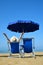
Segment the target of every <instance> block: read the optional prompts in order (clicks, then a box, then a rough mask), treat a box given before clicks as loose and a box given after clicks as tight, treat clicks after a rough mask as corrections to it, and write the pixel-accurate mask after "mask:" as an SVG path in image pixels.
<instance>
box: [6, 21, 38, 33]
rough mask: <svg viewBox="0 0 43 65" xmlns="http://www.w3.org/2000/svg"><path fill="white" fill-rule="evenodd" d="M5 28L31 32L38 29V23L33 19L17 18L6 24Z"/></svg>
mask: <svg viewBox="0 0 43 65" xmlns="http://www.w3.org/2000/svg"><path fill="white" fill-rule="evenodd" d="M7 29H9V30H11V31H14V32H20V33H21V32H33V31H36V30H38V29H39V25H38V24H37V23H35V22H33V21H23V20H18V21H16V22H12V23H10V24H8V27H7Z"/></svg>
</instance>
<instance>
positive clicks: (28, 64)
mask: <svg viewBox="0 0 43 65" xmlns="http://www.w3.org/2000/svg"><path fill="white" fill-rule="evenodd" d="M8 56H9V54H0V65H43V52H35V56H36V57H35V58H34V57H32V54H29V53H28V54H25V57H24V58H19V54H14V55H12V57H8Z"/></svg>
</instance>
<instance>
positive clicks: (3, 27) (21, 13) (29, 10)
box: [0, 0, 43, 52]
mask: <svg viewBox="0 0 43 65" xmlns="http://www.w3.org/2000/svg"><path fill="white" fill-rule="evenodd" d="M17 20H32V21H34V22H37V23H38V24H39V25H40V27H39V30H38V31H36V32H32V33H25V34H24V35H23V37H28V38H29V37H34V38H35V51H43V0H0V52H3V51H5V50H6V51H7V50H8V46H7V41H6V39H5V37H4V36H3V34H2V33H3V32H5V33H6V34H7V35H8V37H9V38H11V37H12V36H13V35H15V36H17V37H18V38H19V36H20V33H16V32H11V31H9V30H8V29H7V25H8V23H9V22H15V21H17Z"/></svg>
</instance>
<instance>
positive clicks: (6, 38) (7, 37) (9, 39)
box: [3, 33, 10, 43]
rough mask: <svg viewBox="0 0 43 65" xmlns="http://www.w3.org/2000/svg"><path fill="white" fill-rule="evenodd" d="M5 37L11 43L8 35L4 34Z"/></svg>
mask: <svg viewBox="0 0 43 65" xmlns="http://www.w3.org/2000/svg"><path fill="white" fill-rule="evenodd" d="M3 35H4V36H5V37H6V39H7V40H8V42H9V43H10V39H9V38H8V36H7V35H6V33H3Z"/></svg>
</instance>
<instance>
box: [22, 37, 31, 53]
mask: <svg viewBox="0 0 43 65" xmlns="http://www.w3.org/2000/svg"><path fill="white" fill-rule="evenodd" d="M23 44H24V52H26V53H31V52H32V39H26V38H25V39H23Z"/></svg>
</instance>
